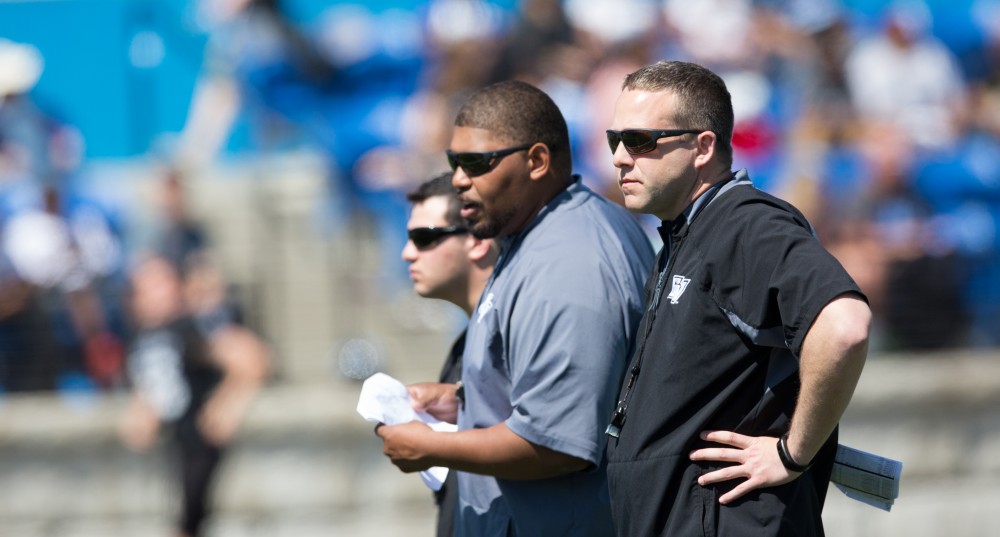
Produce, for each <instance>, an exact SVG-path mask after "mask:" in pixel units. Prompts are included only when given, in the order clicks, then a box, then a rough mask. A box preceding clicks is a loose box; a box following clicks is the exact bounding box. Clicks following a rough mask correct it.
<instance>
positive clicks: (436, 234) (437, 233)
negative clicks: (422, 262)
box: [406, 226, 469, 250]
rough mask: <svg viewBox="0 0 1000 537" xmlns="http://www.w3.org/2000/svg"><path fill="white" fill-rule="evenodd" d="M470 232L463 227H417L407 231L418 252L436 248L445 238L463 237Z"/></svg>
mask: <svg viewBox="0 0 1000 537" xmlns="http://www.w3.org/2000/svg"><path fill="white" fill-rule="evenodd" d="M468 231H469V230H467V229H465V228H464V227H461V226H448V227H415V228H413V229H410V230H407V232H406V233H407V235H409V237H410V240H411V241H413V245H414V246H416V247H417V249H418V250H423V249H425V248H430V247H431V246H434V245H435V244H437V243H438V242H439V241H440V240H441V239H443V238H445V237H448V236H451V235H461V234H463V233H467V232H468Z"/></svg>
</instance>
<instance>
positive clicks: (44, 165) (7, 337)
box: [0, 40, 122, 390]
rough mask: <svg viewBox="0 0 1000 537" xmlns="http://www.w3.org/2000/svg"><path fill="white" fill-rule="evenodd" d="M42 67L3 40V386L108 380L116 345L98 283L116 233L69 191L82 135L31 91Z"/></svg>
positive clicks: (117, 367)
mask: <svg viewBox="0 0 1000 537" xmlns="http://www.w3.org/2000/svg"><path fill="white" fill-rule="evenodd" d="M41 72H42V58H41V56H40V54H39V53H38V51H37V50H35V49H34V48H33V47H31V46H29V45H20V44H14V43H11V42H9V41H6V40H0V256H2V259H3V263H2V266H3V268H2V270H0V274H2V276H0V278H2V286H3V290H2V291H0V296H3V302H4V307H3V314H2V315H0V387H4V388H6V389H10V390H45V389H56V388H58V389H60V390H73V389H79V388H83V389H93V388H94V387H95V386H103V387H110V386H114V385H116V384H118V383H120V381H121V374H122V350H121V345H120V343H119V336H120V334H116V333H115V331H114V328H115V327H114V326H112V324H113V323H111V320H110V319H109V314H110V313H111V311H112V310H113V308H109V307H107V304H106V302H107V299H108V298H109V296H107V295H105V294H104V291H106V290H107V288H106V287H105V284H106V283H107V282H108V281H109V280H110V279H112V278H113V277H114V274H115V271H116V270H117V269H118V268H119V262H120V259H121V256H120V254H121V251H120V242H119V238H118V236H117V234H116V232H115V231H114V230H113V229H112V226H111V224H110V222H109V221H108V220H107V219H106V218H105V215H104V214H103V213H102V212H101V211H100V210H99V209H98V208H97V207H96V206H95V205H94V204H92V203H88V202H86V201H85V200H82V199H80V198H79V196H77V197H76V198H74V196H72V195H71V192H72V184H71V178H72V177H73V174H74V173H75V172H76V171H77V169H78V166H79V164H80V161H81V159H82V152H83V149H82V143H81V141H80V139H79V135H78V133H77V132H76V130H75V129H73V128H72V127H70V126H68V125H65V124H64V123H62V122H59V121H57V120H55V119H54V118H53V117H52V116H50V115H48V114H46V113H45V112H43V111H42V109H41V108H40V107H38V106H37V105H36V103H35V102H34V100H33V99H32V98H31V96H30V95H29V91H30V90H31V88H32V87H33V86H34V84H35V83H36V82H37V80H38V77H39V76H40V74H41ZM111 298H112V299H113V297H111Z"/></svg>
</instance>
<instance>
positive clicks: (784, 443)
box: [778, 433, 812, 473]
mask: <svg viewBox="0 0 1000 537" xmlns="http://www.w3.org/2000/svg"><path fill="white" fill-rule="evenodd" d="M778 458H779V459H781V464H783V465H784V466H785V468H788V469H789V470H791V471H793V472H799V473H802V472H805V471H806V470H808V469H809V467H810V466H812V463H811V462H810V463H809V464H799V463H797V462H795V459H793V458H792V454H791V453H789V451H788V433H785V434H783V435H781V438H779V439H778Z"/></svg>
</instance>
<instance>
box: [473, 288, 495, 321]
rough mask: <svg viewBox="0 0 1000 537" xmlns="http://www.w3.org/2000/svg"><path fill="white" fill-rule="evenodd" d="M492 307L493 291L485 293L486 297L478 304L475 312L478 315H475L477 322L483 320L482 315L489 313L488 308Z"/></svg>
mask: <svg viewBox="0 0 1000 537" xmlns="http://www.w3.org/2000/svg"><path fill="white" fill-rule="evenodd" d="M492 308H493V293H490V294H488V295H486V298H484V299H483V302H482V304H480V305H479V309H477V310H476V313H477V315H478V317H476V322H477V323H481V322H483V317H485V316H486V314H487V313H489V312H490V309H492Z"/></svg>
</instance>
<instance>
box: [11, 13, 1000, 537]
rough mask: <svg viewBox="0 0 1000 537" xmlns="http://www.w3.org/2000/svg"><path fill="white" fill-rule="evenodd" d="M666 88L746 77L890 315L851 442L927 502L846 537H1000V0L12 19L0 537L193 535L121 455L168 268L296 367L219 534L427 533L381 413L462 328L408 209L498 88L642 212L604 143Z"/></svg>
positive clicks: (250, 452) (738, 104)
mask: <svg viewBox="0 0 1000 537" xmlns="http://www.w3.org/2000/svg"><path fill="white" fill-rule="evenodd" d="M661 58H666V59H684V60H690V61H696V62H699V63H702V64H704V65H707V66H709V67H711V68H712V69H713V70H715V71H716V72H718V73H720V74H721V75H722V76H723V78H724V79H725V80H726V81H727V84H728V85H729V87H730V91H731V92H732V94H733V99H734V108H735V112H736V119H737V125H736V132H735V135H734V146H735V164H734V166H735V167H736V168H743V167H745V168H747V169H748V171H749V172H750V176H751V178H753V180H754V182H755V183H756V184H757V186H758V187H759V188H762V189H764V190H767V191H769V192H772V193H774V194H776V195H778V196H781V197H783V198H785V199H788V200H790V201H792V202H793V203H795V204H796V205H797V206H798V207H799V208H800V209H801V210H802V211H803V212H804V213H806V214H807V216H808V217H809V218H810V220H811V221H812V223H813V224H814V225H815V227H816V229H817V232H818V235H819V238H820V240H821V241H822V242H823V243H824V244H825V245H826V246H827V247H828V248H829V249H830V250H831V252H833V253H834V255H836V256H837V257H838V258H839V259H840V260H841V262H842V263H843V264H844V265H845V267H847V269H848V270H849V271H850V272H851V274H852V275H853V276H854V277H855V279H856V280H857V281H858V283H859V285H861V287H862V288H863V290H864V291H865V292H866V293H867V295H868V297H869V298H870V300H871V303H872V307H873V309H874V311H875V313H876V326H875V332H874V334H873V347H872V352H871V357H870V360H869V365H868V368H867V370H866V374H865V376H864V377H863V378H862V382H861V385H860V386H859V388H858V393H857V395H856V397H855V400H854V403H853V405H852V407H851V409H850V410H849V411H848V414H847V416H846V417H845V419H844V422H843V427H842V433H841V439H842V441H843V442H844V443H846V444H849V445H851V446H853V447H856V448H858V449H862V450H866V451H873V452H876V453H879V454H881V455H884V456H888V457H891V458H894V459H898V460H900V461H902V462H903V467H904V475H903V481H902V486H901V490H900V497H899V499H898V500H897V502H896V505H895V506H894V507H893V509H892V511H891V512H889V513H886V512H882V511H879V510H876V509H874V508H872V507H869V506H865V505H863V504H861V503H859V502H855V501H852V500H848V499H847V498H846V497H845V496H843V495H842V494H840V492H838V491H837V490H836V489H831V491H830V496H829V502H828V507H827V510H826V513H825V518H826V522H827V530H828V534H830V535H851V536H893V535H899V536H902V535H905V536H939V535H951V536H958V535H970V536H971V535H975V536H981V535H1000V521H997V517H996V515H995V512H994V511H995V508H996V506H997V505H1000V464H998V463H997V462H996V457H995V456H994V454H995V453H996V451H997V449H998V448H1000V412H997V411H996V410H997V409H998V408H1000V353H998V349H1000V0H947V1H946V0H926V1H922V0H912V1H887V0H844V1H838V0H658V1H654V0H616V1H614V2H611V1H601V0H520V1H518V0H505V1H490V2H488V1H480V0H430V1H416V0H412V1H404V0H372V1H367V2H358V3H352V2H343V1H336V0H328V1H323V0H283V1H279V0H52V1H45V0H31V1H28V0H25V1H17V0H3V1H0V498H2V501H0V536H3V537H7V536H13V537H90V536H99V535H100V536H161V535H162V536H167V535H175V533H173V532H174V529H173V528H174V524H175V522H174V519H175V517H176V513H177V510H178V509H179V505H178V504H179V492H178V490H177V485H176V483H175V481H176V480H175V477H174V475H175V473H176V465H175V464H174V463H172V462H171V459H170V458H169V456H168V449H167V445H168V439H167V437H168V436H169V434H161V435H160V436H159V437H158V438H157V439H156V440H154V443H153V444H152V446H151V449H149V450H147V451H145V452H139V451H135V450H132V449H128V448H127V447H126V445H127V444H128V442H127V435H123V433H122V430H123V425H122V423H123V421H127V420H126V416H127V415H128V410H127V409H128V408H129V400H130V395H129V393H130V389H131V387H132V384H133V381H132V380H130V379H131V377H130V374H129V373H130V372H129V370H128V366H127V363H128V361H127V360H126V359H125V355H126V354H127V353H126V352H125V349H127V348H128V346H129V345H130V344H131V343H132V340H133V338H134V335H135V332H136V328H137V320H136V318H135V311H134V310H133V308H132V307H130V303H129V300H130V298H131V293H130V285H129V282H130V278H131V276H132V275H133V273H134V271H135V270H136V268H137V267H138V266H139V261H140V260H141V259H143V258H144V256H145V255H148V253H149V252H153V251H155V252H159V253H160V254H161V255H163V256H164V257H165V258H166V259H167V260H169V261H170V262H171V263H173V264H174V265H175V266H176V267H177V268H178V269H181V270H183V271H184V272H185V274H186V273H187V272H188V271H189V270H190V269H191V266H190V259H191V257H192V256H197V257H198V258H199V259H208V260H210V261H209V265H210V266H211V268H212V269H213V270H215V271H216V272H215V274H217V275H220V277H221V279H220V280H218V281H216V282H215V283H216V284H217V285H216V291H218V292H219V296H220V297H221V298H220V302H219V303H220V304H221V306H220V307H221V308H222V310H220V311H225V312H226V315H228V316H229V317H231V318H232V320H233V322H236V323H238V324H239V325H241V326H243V327H245V328H246V329H247V331H248V332H249V333H251V334H254V335H255V336H256V337H258V338H259V340H260V341H261V342H263V343H264V344H265V345H266V347H267V348H268V349H269V350H270V356H271V364H272V367H271V372H270V374H269V376H268V377H267V379H266V380H265V381H264V383H263V385H262V387H261V389H260V391H259V392H258V393H257V396H256V399H255V400H254V403H253V404H252V406H251V407H250V408H249V410H248V411H247V414H246V418H245V421H244V423H243V427H242V429H241V430H240V431H239V433H238V434H237V436H236V439H235V441H234V443H233V444H232V445H231V447H230V448H229V449H228V450H227V451H226V452H225V455H224V457H223V461H222V465H221V467H220V470H219V473H218V479H217V482H216V486H215V487H214V489H213V496H212V506H213V509H212V514H211V517H210V519H209V521H208V522H207V525H206V531H205V534H206V535H208V536H210V537H240V536H296V537H310V536H314V535H315V536H319V535H323V536H339V535H344V536H376V535H379V536H381V535H431V534H432V533H433V528H434V514H435V511H434V509H435V508H434V505H433V502H432V499H431V496H430V493H429V491H427V490H426V489H425V488H424V487H423V485H422V484H421V483H420V480H419V479H418V478H417V477H416V476H412V475H403V474H400V473H399V472H398V471H396V470H395V468H394V467H392V465H391V464H389V462H388V461H387V460H385V459H384V458H383V457H382V455H381V444H380V443H379V442H378V441H377V439H376V438H375V437H374V435H373V434H372V431H371V425H370V424H368V423H366V422H365V421H364V420H363V419H362V418H361V417H360V416H359V415H358V414H357V413H356V412H355V411H354V406H355V404H356V401H357V396H358V392H359V387H360V380H362V379H364V378H365V377H367V376H368V375H370V374H372V373H374V372H376V371H383V372H386V373H388V374H390V375H392V376H394V377H396V378H398V379H400V380H401V381H403V382H417V381H421V380H432V379H434V378H436V376H437V372H438V369H439V367H440V364H441V363H442V361H443V359H444V356H445V355H446V353H447V351H448V348H449V347H450V344H451V340H452V338H453V337H454V336H455V335H456V334H457V333H458V332H459V331H460V330H461V328H462V326H463V324H464V322H465V321H464V319H463V316H462V313H461V311H459V310H458V309H457V308H454V307H453V306H451V305H448V304H445V303H443V302H436V301H429V300H426V299H421V298H419V297H417V296H416V295H415V294H414V293H413V292H412V291H411V290H410V287H409V281H408V280H407V273H406V266H405V263H403V261H402V260H401V259H400V257H399V252H400V250H401V249H402V246H403V244H404V241H405V223H406V218H407V203H406V201H405V193H406V192H408V191H409V190H410V189H411V188H413V187H414V186H415V185H417V184H419V183H421V182H423V181H424V180H426V179H428V178H430V177H432V176H434V175H436V174H437V173H439V172H441V171H444V170H445V169H446V166H447V164H446V162H445V159H444V155H443V150H444V149H445V148H446V147H447V144H448V140H449V137H450V132H451V121H452V119H453V117H454V114H455V112H456V110H457V107H458V106H460V105H461V103H462V102H463V99H464V97H465V96H466V95H467V94H468V92H469V91H470V90H474V89H476V88H479V87H482V86H484V85H486V84H489V83H491V82H494V81H498V80H504V79H509V78H521V79H524V80H527V81H530V82H532V83H534V84H536V85H538V86H540V87H541V88H543V89H544V90H546V91H547V92H548V93H549V94H550V95H551V96H552V97H553V98H554V99H555V101H556V102H557V103H558V104H559V105H560V108H561V109H562V110H563V112H564V114H565V116H566V118H567V121H568V123H569V126H570V130H571V133H570V134H571V138H572V140H573V145H574V147H573V149H574V161H575V168H576V171H577V173H580V174H581V175H582V177H583V181H584V183H586V184H587V185H589V186H590V187H592V188H593V189H595V190H598V191H600V192H602V193H604V194H605V195H607V196H608V197H609V198H611V199H615V200H617V199H618V196H619V194H618V192H617V187H616V184H615V173H614V172H615V170H614V168H613V167H612V165H611V159H610V153H609V151H608V147H607V143H606V141H605V136H604V129H605V128H607V126H608V124H609V122H610V115H611V111H612V106H613V104H614V99H615V97H616V96H617V93H618V91H619V89H620V85H621V82H622V80H623V78H624V76H625V74H627V73H629V72H631V71H633V70H635V69H636V68H638V67H640V66H642V65H644V64H647V63H650V62H652V61H655V60H657V59H661ZM643 223H644V224H645V225H646V226H647V229H649V230H650V231H651V233H650V237H651V240H655V238H654V237H655V233H654V232H652V230H653V228H654V227H655V225H656V223H655V222H651V221H647V220H643ZM201 293H202V294H201V295H199V296H203V297H204V296H208V295H207V294H205V293H208V291H204V289H203V290H202V291H201ZM133 447H134V446H133Z"/></svg>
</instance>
